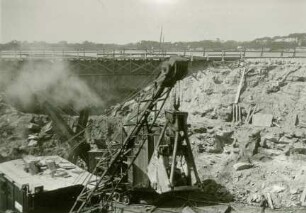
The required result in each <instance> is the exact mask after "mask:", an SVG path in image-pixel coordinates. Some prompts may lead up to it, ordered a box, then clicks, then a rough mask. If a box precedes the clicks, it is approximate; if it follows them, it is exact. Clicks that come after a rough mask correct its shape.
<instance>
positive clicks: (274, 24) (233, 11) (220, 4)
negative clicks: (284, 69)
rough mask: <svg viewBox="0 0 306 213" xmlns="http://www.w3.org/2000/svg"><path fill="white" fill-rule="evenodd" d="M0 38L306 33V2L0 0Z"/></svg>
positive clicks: (106, 39) (113, 39) (118, 39)
mask: <svg viewBox="0 0 306 213" xmlns="http://www.w3.org/2000/svg"><path fill="white" fill-rule="evenodd" d="M0 1H1V3H2V4H1V10H0V13H1V16H0V17H1V23H0V42H8V41H11V40H22V41H23V40H26V41H47V42H58V41H62V40H66V41H68V42H82V41H85V40H88V41H93V42H100V43H128V42H136V41H140V40H159V35H160V29H161V26H163V29H164V34H165V41H193V40H205V39H216V38H220V39H222V40H252V39H254V38H257V37H264V36H275V35H287V34H290V33H295V32H306V23H305V20H306V0H0Z"/></svg>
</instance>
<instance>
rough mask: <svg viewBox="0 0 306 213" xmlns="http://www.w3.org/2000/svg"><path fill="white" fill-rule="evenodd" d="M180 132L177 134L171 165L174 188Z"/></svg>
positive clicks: (171, 180)
mask: <svg viewBox="0 0 306 213" xmlns="http://www.w3.org/2000/svg"><path fill="white" fill-rule="evenodd" d="M179 134H180V133H179V132H175V139H174V148H173V155H172V165H171V172H170V184H171V186H173V178H174V172H175V164H176V153H177V147H178V140H179Z"/></svg>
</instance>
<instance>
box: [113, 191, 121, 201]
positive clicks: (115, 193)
mask: <svg viewBox="0 0 306 213" xmlns="http://www.w3.org/2000/svg"><path fill="white" fill-rule="evenodd" d="M120 197H121V196H120V193H118V192H114V194H113V201H116V202H120Z"/></svg>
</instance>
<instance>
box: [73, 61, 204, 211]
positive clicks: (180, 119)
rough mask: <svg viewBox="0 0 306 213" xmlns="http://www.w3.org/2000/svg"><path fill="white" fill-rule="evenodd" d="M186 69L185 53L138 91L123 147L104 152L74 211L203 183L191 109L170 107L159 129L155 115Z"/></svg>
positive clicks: (107, 207) (108, 207)
mask: <svg viewBox="0 0 306 213" xmlns="http://www.w3.org/2000/svg"><path fill="white" fill-rule="evenodd" d="M187 72H188V61H187V60H186V59H184V58H180V57H173V58H170V59H169V60H168V61H165V62H163V63H162V66H161V72H160V74H159V76H158V77H157V78H156V79H155V81H154V82H153V83H152V84H151V85H150V86H148V87H147V88H146V89H144V90H142V91H141V92H140V93H139V95H138V97H137V98H136V101H137V106H136V107H134V110H133V111H132V113H131V114H130V116H129V117H128V118H127V119H126V121H125V122H124V126H123V132H125V136H124V137H123V139H122V144H121V146H120V148H118V149H116V150H113V149H110V150H111V151H110V152H109V153H108V154H105V155H103V156H102V157H100V159H99V160H98V162H97V164H96V167H95V169H94V171H93V172H92V177H90V178H89V179H88V182H87V184H86V185H85V187H84V189H83V191H82V192H81V193H80V195H79V196H78V198H77V199H76V202H75V203H74V205H73V207H72V209H71V210H70V213H81V212H100V211H103V210H104V211H107V210H111V209H112V204H113V203H114V202H119V203H124V204H129V203H130V202H131V200H132V197H131V196H132V195H131V192H132V191H137V190H141V191H144V190H149V191H150V190H151V191H154V192H157V193H158V194H162V193H166V192H171V191H181V190H190V189H194V187H195V186H194V183H199V181H200V180H199V176H198V173H197V170H196V166H195V162H194V158H193V155H192V151H191V146H190V142H189V139H188V136H187V125H186V120H187V115H188V114H187V113H186V112H179V111H178V110H173V111H167V112H166V116H165V117H166V119H167V121H166V124H165V125H164V127H163V128H162V129H161V132H160V133H158V134H156V126H157V125H156V120H157V119H158V117H159V115H160V113H161V110H162V108H163V106H164V105H165V102H166V100H167V98H168V97H169V94H170V92H171V89H172V88H173V87H174V85H175V84H176V82H177V81H179V80H181V79H183V78H184V77H185V76H186V74H187ZM167 130H168V132H167V134H168V137H165V135H166V131H167ZM155 136H158V137H155ZM183 161H184V162H185V163H182V162H183ZM97 176H98V177H99V178H98V179H96V177H97Z"/></svg>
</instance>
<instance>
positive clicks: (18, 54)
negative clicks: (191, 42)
mask: <svg viewBox="0 0 306 213" xmlns="http://www.w3.org/2000/svg"><path fill="white" fill-rule="evenodd" d="M173 55H178V56H184V57H187V58H190V59H191V60H193V59H199V60H201V59H206V60H210V59H218V60H230V59H240V58H241V59H243V58H306V51H295V50H294V51H263V50H259V51H257V50H241V51H226V50H223V51H167V52H166V51H163V52H148V51H145V50H124V51H122V50H114V51H107V52H106V51H85V50H77V51H74V50H62V51H58V50H57V51H52V50H34V51H33V50H18V51H0V59H31V58H33V59H37V58H38V59H41V58H46V59H48V58H51V59H52V58H54V59H56V58H60V59H90V60H93V59H118V60H119V59H122V60H125V59H135V60H136V59H152V60H158V59H163V58H168V57H170V56H173Z"/></svg>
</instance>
